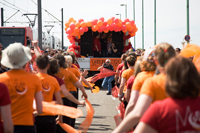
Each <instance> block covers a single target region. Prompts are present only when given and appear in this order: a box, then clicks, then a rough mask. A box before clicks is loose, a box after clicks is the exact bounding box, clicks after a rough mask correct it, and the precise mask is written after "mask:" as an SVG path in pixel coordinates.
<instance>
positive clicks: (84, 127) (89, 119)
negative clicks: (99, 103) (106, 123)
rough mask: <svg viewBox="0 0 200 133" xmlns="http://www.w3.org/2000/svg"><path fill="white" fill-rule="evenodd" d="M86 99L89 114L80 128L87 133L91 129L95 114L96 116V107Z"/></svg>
mask: <svg viewBox="0 0 200 133" xmlns="http://www.w3.org/2000/svg"><path fill="white" fill-rule="evenodd" d="M85 101H86V108H87V116H86V118H85V120H84V121H83V122H82V123H81V125H80V127H79V130H81V131H83V133H86V132H87V130H88V129H89V127H90V125H91V123H92V120H93V116H94V108H93V107H92V105H91V104H90V102H89V101H88V100H87V99H85Z"/></svg>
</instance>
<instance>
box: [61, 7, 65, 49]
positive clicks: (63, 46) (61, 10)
mask: <svg viewBox="0 0 200 133" xmlns="http://www.w3.org/2000/svg"><path fill="white" fill-rule="evenodd" d="M61 18H62V20H61V23H62V24H61V32H62V34H61V35H62V37H61V39H62V50H63V48H64V36H63V27H64V26H63V8H61Z"/></svg>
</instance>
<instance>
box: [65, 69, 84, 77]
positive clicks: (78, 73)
mask: <svg viewBox="0 0 200 133" xmlns="http://www.w3.org/2000/svg"><path fill="white" fill-rule="evenodd" d="M66 70H69V71H70V72H72V73H73V74H74V75H75V76H76V77H77V78H78V77H80V76H81V74H80V72H79V71H78V69H76V68H71V67H69V68H66Z"/></svg>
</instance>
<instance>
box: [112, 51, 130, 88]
mask: <svg viewBox="0 0 200 133" xmlns="http://www.w3.org/2000/svg"><path fill="white" fill-rule="evenodd" d="M126 57H127V54H122V56H121V61H122V63H120V64H119V65H118V66H117V69H116V72H117V73H118V74H116V75H115V85H118V84H119V83H118V78H119V73H120V72H121V70H122V68H123V66H124V61H125V59H126Z"/></svg>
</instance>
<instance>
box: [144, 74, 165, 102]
mask: <svg viewBox="0 0 200 133" xmlns="http://www.w3.org/2000/svg"><path fill="white" fill-rule="evenodd" d="M165 79H166V75H165V74H163V73H161V74H159V75H156V76H154V77H151V78H148V79H147V80H145V82H144V84H143V85H142V88H141V90H140V94H146V95H148V96H150V97H152V99H153V101H152V103H153V102H154V101H157V100H163V99H165V98H167V97H168V96H167V94H166V92H165Z"/></svg>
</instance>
